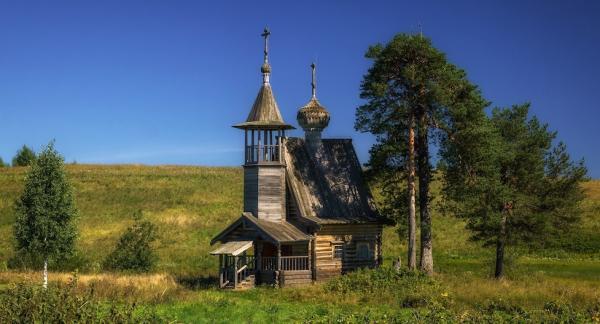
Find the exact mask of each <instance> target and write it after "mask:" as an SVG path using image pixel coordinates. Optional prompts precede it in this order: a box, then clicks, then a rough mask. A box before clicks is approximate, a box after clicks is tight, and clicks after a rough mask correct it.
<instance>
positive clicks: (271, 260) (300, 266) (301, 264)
mask: <svg viewBox="0 0 600 324" xmlns="http://www.w3.org/2000/svg"><path fill="white" fill-rule="evenodd" d="M279 261H280V262H281V266H280V267H278V266H277V257H263V258H262V259H261V270H277V269H279V270H287V271H295V270H310V269H309V267H308V256H282V257H281V258H280V260H279Z"/></svg>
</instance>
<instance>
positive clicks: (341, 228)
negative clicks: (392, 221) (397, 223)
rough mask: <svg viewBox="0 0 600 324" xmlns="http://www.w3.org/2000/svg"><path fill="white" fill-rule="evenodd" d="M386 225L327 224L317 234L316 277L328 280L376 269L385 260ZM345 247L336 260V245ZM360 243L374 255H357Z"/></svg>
mask: <svg viewBox="0 0 600 324" xmlns="http://www.w3.org/2000/svg"><path fill="white" fill-rule="evenodd" d="M382 229H383V227H382V225H377V224H339V225H324V226H323V227H322V228H321V230H319V231H318V232H317V233H315V236H316V238H315V251H314V253H315V260H316V261H315V278H316V280H326V279H328V278H331V277H333V276H337V275H340V274H342V273H345V272H348V271H352V270H354V269H357V268H362V267H376V266H377V265H379V262H380V258H381V233H382ZM336 244H339V245H341V246H342V255H341V257H340V258H336V257H334V252H333V249H334V245H336ZM357 244H367V245H368V246H369V250H370V253H369V255H368V256H367V257H365V258H360V257H359V256H358V255H357V249H356V247H357Z"/></svg>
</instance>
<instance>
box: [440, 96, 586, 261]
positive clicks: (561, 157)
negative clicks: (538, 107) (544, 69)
mask: <svg viewBox="0 0 600 324" xmlns="http://www.w3.org/2000/svg"><path fill="white" fill-rule="evenodd" d="M528 112H529V105H528V104H525V105H521V106H513V107H512V108H511V109H494V111H493V112H492V117H491V118H490V119H489V120H487V121H486V120H480V121H479V122H478V123H476V124H473V123H470V124H467V123H465V122H464V120H461V119H460V118H457V119H456V120H454V124H453V126H452V127H453V136H452V137H448V138H445V139H444V141H443V146H442V153H441V155H442V157H443V160H442V162H441V163H440V166H441V167H440V168H441V169H442V171H443V174H444V194H445V197H446V198H447V200H446V203H447V206H449V207H450V208H449V209H450V210H451V211H453V212H454V213H455V214H456V215H458V216H460V217H464V218H465V219H466V220H467V228H468V229H469V230H470V231H471V233H472V236H471V238H472V239H473V240H476V241H481V242H483V243H484V245H486V246H492V245H497V246H498V249H499V250H498V251H499V253H500V252H502V251H503V250H502V251H501V249H503V248H504V244H508V245H521V244H523V243H526V244H527V245H528V246H529V247H535V246H536V245H537V247H539V246H541V245H543V243H544V242H546V241H548V240H549V239H551V238H552V237H560V236H561V234H563V233H565V232H568V231H569V230H572V229H573V227H574V226H576V225H577V224H578V222H579V220H580V216H581V210H580V208H579V206H580V203H581V202H582V200H583V198H584V193H583V189H582V186H581V183H582V182H583V181H584V180H585V179H586V177H585V175H586V169H585V167H584V166H583V163H582V162H580V163H574V162H572V161H571V159H570V157H569V155H568V154H567V152H566V147H565V145H564V144H563V143H559V144H558V145H556V146H552V142H553V140H554V138H555V137H556V133H554V132H551V131H549V130H548V125H546V124H541V123H540V122H539V121H538V120H537V118H535V117H532V118H529V117H528Z"/></svg>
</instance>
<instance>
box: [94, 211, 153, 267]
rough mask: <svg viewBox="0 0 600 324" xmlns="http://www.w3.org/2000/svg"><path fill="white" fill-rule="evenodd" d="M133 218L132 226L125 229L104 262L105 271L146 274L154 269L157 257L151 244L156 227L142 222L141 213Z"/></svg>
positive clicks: (145, 221)
mask: <svg viewBox="0 0 600 324" xmlns="http://www.w3.org/2000/svg"><path fill="white" fill-rule="evenodd" d="M134 218H135V222H134V224H133V225H132V226H131V227H129V228H127V230H126V231H125V233H123V235H122V236H121V238H120V239H119V242H118V243H117V246H116V248H115V250H114V251H112V252H111V253H110V254H109V255H108V256H107V258H106V260H105V261H104V268H105V269H109V270H124V271H134V272H148V271H150V270H152V269H153V268H154V264H155V263H156V260H157V257H156V254H155V253H154V250H153V248H152V243H153V242H154V241H155V240H156V239H157V228H156V225H154V224H152V223H151V222H149V221H147V220H143V219H142V215H141V212H138V213H137V214H136V215H135V217H134Z"/></svg>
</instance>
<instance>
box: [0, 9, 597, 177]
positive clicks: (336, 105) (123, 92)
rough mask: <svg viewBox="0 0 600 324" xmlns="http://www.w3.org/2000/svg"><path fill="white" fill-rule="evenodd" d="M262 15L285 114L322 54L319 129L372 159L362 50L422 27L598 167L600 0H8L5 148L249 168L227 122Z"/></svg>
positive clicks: (239, 98) (236, 106)
mask: <svg viewBox="0 0 600 324" xmlns="http://www.w3.org/2000/svg"><path fill="white" fill-rule="evenodd" d="M265 25H268V26H269V27H270V29H271V31H272V36H271V42H270V44H271V56H270V59H271V60H270V61H271V64H272V67H273V74H272V77H271V83H272V85H273V89H274V92H275V95H276V99H277V101H278V103H279V106H280V109H281V111H282V114H283V116H284V118H285V119H286V121H288V122H290V123H292V124H294V125H297V123H296V120H295V116H296V111H297V109H298V107H300V106H302V105H303V104H305V103H306V102H307V101H308V99H309V97H310V69H309V65H310V63H311V62H312V61H313V60H315V61H316V62H317V65H318V68H317V69H318V75H317V79H318V91H317V92H318V97H319V99H320V101H321V103H322V104H323V105H325V106H326V107H327V108H328V109H329V110H330V112H331V115H332V118H331V122H330V126H329V128H328V129H327V130H326V131H325V136H326V137H351V138H353V139H354V143H355V146H356V148H357V151H358V153H359V157H360V158H361V160H362V161H363V162H365V161H366V160H367V158H368V149H369V147H370V145H371V144H372V142H373V139H372V137H371V136H370V135H369V134H359V133H357V132H356V131H354V128H353V124H354V111H355V108H356V107H357V106H358V105H359V104H360V103H361V100H360V99H359V97H358V93H359V84H360V81H361V79H362V75H363V74H364V73H365V71H366V70H367V68H368V66H369V61H367V60H366V59H365V58H364V52H365V51H366V49H367V47H368V46H369V45H371V44H374V43H377V42H386V41H388V40H389V39H390V38H391V37H392V36H393V35H394V34H396V33H399V32H413V33H414V32H417V31H418V30H419V25H421V26H422V29H423V32H424V34H426V35H427V36H429V37H431V38H432V39H433V42H434V44H435V46H437V47H438V48H439V49H441V50H442V51H444V52H446V53H447V54H448V57H449V59H450V60H451V61H452V62H453V63H455V64H457V65H458V66H460V67H462V68H464V69H465V70H466V71H467V72H468V75H469V78H470V79H471V80H472V81H473V82H474V83H476V84H478V85H479V86H480V87H481V89H482V91H483V93H484V95H485V96H486V98H488V100H490V101H492V102H493V104H494V105H495V106H507V105H511V104H516V103H522V102H525V101H530V102H531V103H532V112H533V113H534V114H536V115H537V116H538V117H539V118H540V119H541V120H542V121H545V122H548V123H549V124H550V126H551V128H552V129H554V130H557V131H558V133H559V138H560V139H561V140H563V141H565V142H566V143H567V145H568V147H569V150H570V152H571V154H572V155H573V157H574V158H582V157H584V158H585V159H586V164H587V166H588V167H589V169H590V174H591V175H592V176H593V177H596V178H599V177H600V149H599V144H598V142H599V140H600V136H599V135H598V134H599V128H600V126H599V121H600V109H598V96H599V94H600V82H598V78H599V77H600V64H599V63H598V59H599V58H600V2H595V1H497V2H492V1H472V2H462V1H438V2H435V1H433V2H432V1H389V2H382V1H363V2H358V1H339V2H334V1H315V2H309V1H296V2H284V1H272V2H271V1H261V2H257V3H254V2H250V1H239V2H237V1H211V2H202V1H179V0H178V1H60V0H54V1H3V0H0V156H1V157H2V158H3V159H4V160H5V161H7V160H10V159H11V158H12V156H13V155H14V153H15V151H16V150H17V149H18V148H19V147H20V146H21V145H23V144H27V145H30V146H32V147H33V148H34V149H36V150H37V149H39V148H40V147H41V146H43V145H44V144H45V143H48V141H50V140H51V139H53V138H54V139H56V145H57V148H58V149H59V151H61V152H62V153H63V154H64V156H65V158H66V160H67V161H73V160H75V161H77V162H79V163H145V164H193V165H240V164H241V163H242V159H243V154H242V145H243V144H242V141H243V136H242V134H241V132H240V131H239V130H236V129H233V128H231V127H230V126H231V125H232V124H235V123H237V122H240V121H243V120H244V119H245V117H246V115H247V113H248V111H249V109H250V107H251V105H252V102H253V100H254V97H255V95H256V93H257V91H258V88H259V86H260V82H261V75H260V72H259V69H260V64H261V60H262V40H261V38H260V36H259V35H260V33H261V31H262V29H263V27H264V26H265ZM292 135H301V133H300V132H299V131H295V132H294V133H292Z"/></svg>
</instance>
